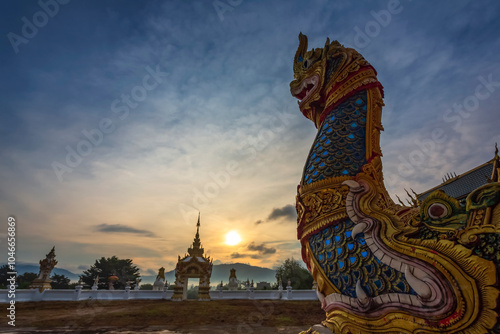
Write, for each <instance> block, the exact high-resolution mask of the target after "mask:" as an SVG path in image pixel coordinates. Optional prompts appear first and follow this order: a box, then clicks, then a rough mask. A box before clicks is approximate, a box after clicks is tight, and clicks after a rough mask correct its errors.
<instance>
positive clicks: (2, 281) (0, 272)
mask: <svg viewBox="0 0 500 334" xmlns="http://www.w3.org/2000/svg"><path fill="white" fill-rule="evenodd" d="M9 271H10V269H9V266H8V265H6V264H5V265H3V266H1V267H0V289H6V288H7V285H8V284H7V279H8V278H10V276H11V275H9V274H7V273H8V272H9Z"/></svg>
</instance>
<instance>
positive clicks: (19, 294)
mask: <svg viewBox="0 0 500 334" xmlns="http://www.w3.org/2000/svg"><path fill="white" fill-rule="evenodd" d="M173 293H174V292H173V290H167V291H153V290H97V291H93V290H82V289H75V290H45V291H43V292H42V293H40V292H39V291H38V290H33V289H30V290H16V298H15V300H16V302H30V301H79V300H89V299H96V300H129V299H135V300H139V299H143V300H144V299H166V300H170V299H171V298H172V295H173ZM7 295H8V290H0V303H9V302H10V299H9V298H8V296H7ZM210 298H211V299H213V300H230V299H274V300H316V299H318V297H317V296H316V291H314V290H293V291H292V290H290V291H287V290H283V291H278V290H254V291H252V290H237V291H228V290H224V291H216V290H213V291H210Z"/></svg>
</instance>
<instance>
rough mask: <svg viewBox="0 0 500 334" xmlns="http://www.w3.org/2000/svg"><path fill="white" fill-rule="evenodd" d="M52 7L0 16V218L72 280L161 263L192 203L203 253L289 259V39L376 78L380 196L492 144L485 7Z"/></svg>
mask: <svg viewBox="0 0 500 334" xmlns="http://www.w3.org/2000/svg"><path fill="white" fill-rule="evenodd" d="M54 1H55V0H54ZM54 1H52V0H47V1H43V0H42V1H41V2H37V1H19V2H3V3H2V4H1V6H2V8H1V10H0V13H1V14H0V15H1V20H0V29H1V32H2V33H3V36H4V37H3V39H2V41H3V43H2V48H1V50H0V60H1V61H0V67H1V73H2V74H3V77H4V79H3V80H2V81H1V82H0V85H1V89H0V94H1V100H2V104H1V106H2V110H1V112H0V136H1V138H0V139H1V144H0V157H1V159H2V164H1V165H0V179H1V182H2V187H1V189H0V212H2V214H3V216H4V219H5V220H6V219H7V216H8V215H11V214H13V215H15V216H16V217H17V219H18V254H17V256H18V259H17V260H18V261H21V262H38V260H39V259H41V258H42V257H43V256H44V255H45V254H46V253H47V252H48V251H49V250H50V248H51V246H52V245H56V254H57V258H58V260H59V266H61V267H64V268H68V269H70V270H73V271H78V270H81V268H84V267H88V266H89V265H90V264H92V263H93V262H94V260H95V259H96V258H99V257H101V256H112V255H117V256H118V257H123V258H125V257H126V258H133V259H134V263H137V264H138V265H139V266H140V267H141V269H142V270H143V272H144V273H146V272H148V271H155V270H157V268H159V267H160V266H164V267H165V268H167V269H168V270H171V269H173V267H174V266H175V261H176V259H177V255H183V254H184V252H185V251H186V249H187V247H188V246H189V244H190V243H191V242H192V238H193V236H194V233H195V224H196V217H197V213H198V210H200V211H201V217H202V227H201V236H202V241H203V244H204V246H205V248H206V250H207V252H208V253H209V254H210V255H211V256H212V257H213V258H215V259H216V260H218V261H221V262H231V261H238V262H249V263H252V264H255V265H261V266H266V267H272V266H273V265H275V264H276V263H278V262H280V261H281V260H284V259H285V258H287V257H290V256H294V257H299V244H298V241H296V232H295V221H294V218H295V217H294V212H293V207H291V206H290V205H293V204H294V201H295V199H294V196H295V192H296V185H297V184H298V182H299V181H300V177H301V172H302V168H303V164H304V162H305V159H306V155H307V153H308V150H309V148H310V145H311V144H312V141H313V139H314V136H315V133H316V130H315V128H314V125H313V124H312V123H311V122H310V121H308V120H307V119H305V118H304V117H303V116H302V115H301V114H300V112H299V110H298V106H297V102H296V100H295V99H294V98H293V97H292V96H291V95H290V92H289V86H288V85H289V82H290V81H291V80H292V78H293V72H292V61H293V56H294V54H295V50H296V48H297V45H298V39H297V36H298V34H299V32H303V33H304V34H306V35H308V37H309V46H310V48H312V47H322V46H323V45H324V42H325V40H326V37H330V38H331V39H337V40H339V41H340V42H341V43H342V44H344V45H346V46H349V47H354V48H356V49H357V50H358V51H360V52H361V53H362V54H363V55H364V57H365V58H366V59H367V60H368V61H369V62H370V63H371V64H372V65H373V66H374V67H375V68H376V70H377V71H378V77H379V80H380V82H381V83H382V84H383V85H384V87H385V104H386V106H385V108H384V111H383V118H382V121H383V125H384V127H385V131H384V132H383V133H382V137H381V146H382V150H383V153H384V158H383V162H384V174H385V178H386V185H387V187H388V189H389V192H390V193H391V194H392V195H394V194H399V195H400V197H401V196H403V194H404V190H403V188H405V187H406V188H410V187H411V188H413V189H414V190H415V191H417V192H423V191H425V190H427V189H428V188H430V187H433V186H435V185H437V184H439V183H440V182H441V178H442V177H443V175H444V174H445V173H447V172H456V173H457V174H460V173H463V172H464V171H466V170H468V169H470V168H473V167H475V166H477V165H479V164H481V163H483V162H485V161H487V160H489V159H491V158H492V157H493V150H494V149H493V147H494V143H495V142H497V141H498V142H500V132H499V130H498V129H499V125H500V117H499V114H500V111H499V109H498V105H499V104H500V103H499V102H500V70H499V68H498V64H499V56H498V55H499V54H500V36H499V33H498V31H500V22H499V20H498V17H500V4H499V3H498V2H496V1H454V2H446V3H445V2H443V3H441V2H439V3H436V2H428V1H425V2H424V1H420V2H417V1H407V0H401V1H400V3H399V4H397V3H394V2H393V1H365V2H351V1H309V2H304V1H275V2H266V1H250V0H232V1H226V0H221V1H214V2H210V1H144V2H139V1H105V2H103V1H77V0H73V1H70V2H67V3H64V2H63V1H62V0H61V3H59V2H57V10H56V6H55V5H54V4H55V3H56V2H54ZM43 8H46V10H45V11H44V9H43ZM47 8H48V9H47ZM389 9H390V10H391V11H392V14H390V17H389V16H387V15H385V16H384V13H390V12H389ZM46 11H49V12H51V15H48V14H44V13H45V12H46ZM40 12H41V14H40ZM26 22H28V23H26ZM34 23H37V25H38V26H36V25H35V26H34V28H35V29H36V32H34V31H33V30H30V29H29V27H28V26H27V27H24V26H25V25H30V24H34ZM99 133H100V134H101V135H99ZM87 137H90V138H91V139H89V138H87ZM92 140H93V143H90V142H91V141H92ZM85 142H86V143H90V146H89V144H85ZM72 150H74V152H76V153H78V151H79V150H80V152H83V153H85V156H83V154H82V155H80V159H78V158H75V156H74V155H73V156H71V157H70V158H69V162H70V163H71V164H72V166H70V165H69V164H68V161H67V160H66V159H67V156H68V154H69V153H68V152H71V151H72ZM70 155H71V154H70ZM62 165H65V166H66V167H61V166H62ZM54 166H56V167H57V166H58V168H59V172H58V173H56V172H55V171H54ZM61 168H62V169H61ZM231 230H236V231H238V232H239V233H240V235H241V236H242V239H243V240H242V242H241V243H240V244H238V245H236V246H228V245H226V244H225V242H224V236H225V234H226V233H227V232H229V231H231ZM5 232H6V228H5V231H3V232H2V231H0V233H2V234H4V235H5ZM2 244H4V240H3V239H2ZM260 246H262V247H260ZM273 250H274V251H273Z"/></svg>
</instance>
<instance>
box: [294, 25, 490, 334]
mask: <svg viewBox="0 0 500 334" xmlns="http://www.w3.org/2000/svg"><path fill="white" fill-rule="evenodd" d="M293 70H294V77H295V80H293V81H292V82H291V83H290V88H291V93H292V95H293V96H294V97H296V98H297V99H299V108H300V111H301V112H302V113H303V114H304V116H305V117H307V118H308V119H310V120H311V121H313V122H314V124H315V126H316V127H317V128H318V133H317V136H316V139H315V140H314V143H313V145H312V147H311V150H310V152H309V155H308V157H307V160H306V164H305V166H304V171H303V174H302V180H301V182H300V184H299V186H298V187H297V202H296V208H297V236H298V239H299V240H300V242H301V245H302V257H303V260H304V262H305V263H306V264H307V267H308V269H309V270H310V271H311V273H312V275H313V277H314V280H315V281H316V282H317V286H318V288H317V289H318V295H319V296H320V300H321V305H322V308H323V309H324V311H325V312H326V320H325V321H323V323H322V324H321V325H317V326H314V327H313V328H311V329H310V330H309V331H307V332H304V333H332V332H333V333H478V334H479V333H500V328H499V327H500V326H499V323H498V313H499V306H498V305H499V280H498V278H499V267H500V250H499V247H500V233H499V232H500V204H499V202H500V183H499V182H498V181H499V179H498V177H499V176H498V173H499V169H500V166H498V164H496V165H495V168H494V171H495V172H494V175H493V176H492V180H490V181H491V182H490V183H488V184H486V185H485V186H483V187H480V188H479V189H476V190H474V191H473V192H472V193H470V194H469V196H468V197H467V200H466V203H465V204H461V203H459V202H458V200H456V199H455V198H453V197H451V196H448V195H447V194H445V193H444V192H443V191H441V190H437V191H435V192H433V193H431V194H430V195H429V196H427V197H426V198H425V200H424V201H422V202H420V201H418V200H415V203H414V205H413V206H411V207H407V206H403V205H399V204H395V203H394V202H393V201H392V199H391V197H390V196H389V194H388V193H387V191H386V188H385V186H384V182H383V175H382V162H381V156H382V152H381V150H380V145H379V137H380V132H381V131H382V130H383V128H382V124H381V113H382V107H383V105H384V104H383V87H382V85H381V84H380V82H379V81H378V80H377V73H376V71H375V69H374V68H373V67H372V66H371V65H370V64H369V63H368V62H367V61H366V60H365V59H364V58H363V57H362V56H361V55H360V54H359V53H358V52H356V51H355V50H354V49H350V48H346V47H344V46H343V45H341V44H340V43H339V42H337V41H333V42H330V41H329V39H327V41H326V44H325V46H324V48H322V49H320V48H318V49H312V50H309V51H308V50H307V37H306V36H304V35H302V34H300V35H299V47H298V50H297V52H296V55H295V59H294V64H293ZM496 159H497V160H496V161H497V162H498V155H496ZM495 173H496V174H495Z"/></svg>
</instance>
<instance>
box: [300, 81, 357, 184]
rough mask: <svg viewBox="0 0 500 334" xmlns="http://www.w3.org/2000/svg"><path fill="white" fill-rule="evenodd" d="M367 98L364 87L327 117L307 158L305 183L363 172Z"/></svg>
mask: <svg viewBox="0 0 500 334" xmlns="http://www.w3.org/2000/svg"><path fill="white" fill-rule="evenodd" d="M366 101H367V93H366V90H362V91H360V92H358V93H357V94H356V95H354V96H352V97H350V98H348V99H347V100H345V101H344V102H342V103H341V104H340V105H339V106H338V107H337V108H336V109H334V110H332V112H331V113H330V114H329V115H328V116H327V117H326V119H325V120H324V121H323V125H322V126H321V128H320V130H319V131H318V134H317V135H316V139H315V141H314V143H313V147H312V148H311V151H310V153H309V157H308V158H307V163H306V168H305V169H304V175H303V176H302V180H303V181H302V184H309V183H312V182H316V181H320V180H323V179H327V178H330V177H335V176H353V175H356V174H357V173H359V172H360V171H361V167H362V166H363V165H364V164H366V153H365V152H366V143H365V138H366V103H367V102H366Z"/></svg>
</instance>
